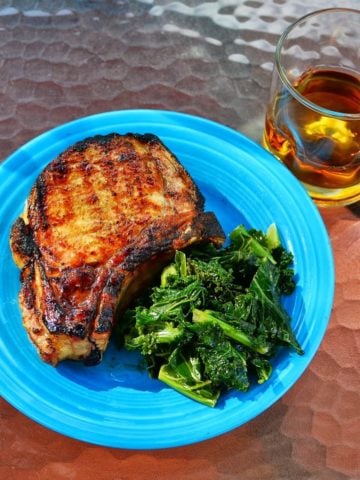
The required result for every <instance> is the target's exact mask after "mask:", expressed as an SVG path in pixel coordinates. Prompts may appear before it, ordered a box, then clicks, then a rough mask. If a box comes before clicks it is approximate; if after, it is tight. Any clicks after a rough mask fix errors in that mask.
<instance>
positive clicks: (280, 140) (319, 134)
mask: <svg viewBox="0 0 360 480" xmlns="http://www.w3.org/2000/svg"><path fill="white" fill-rule="evenodd" d="M263 145H264V146H265V148H267V149H268V150H270V151H271V152H272V153H273V154H274V155H275V156H277V157H278V158H279V159H280V160H281V161H282V162H283V163H284V164H285V165H286V166H287V167H288V168H289V169H290V171H291V172H292V173H293V174H294V175H295V176H296V177H297V178H298V179H299V180H300V181H301V182H302V183H303V185H304V186H305V188H306V189H307V191H308V192H309V194H310V195H311V197H312V198H313V199H314V201H315V202H316V203H317V204H318V205H320V206H332V205H349V204H351V203H355V202H357V201H358V200H360V10H353V9H346V8H330V9H325V10H320V11H317V12H313V13H310V14H308V15H306V16H304V17H302V18H301V19H299V20H297V21H296V22H295V23H293V24H292V25H290V26H289V27H288V28H287V29H286V30H285V31H284V33H283V34H282V36H281V37H280V39H279V42H278V44H277V48H276V53H275V65H274V71H273V79H272V85H271V101H270V103H269V106H268V109H267V112H266V120H265V129H264V135H263Z"/></svg>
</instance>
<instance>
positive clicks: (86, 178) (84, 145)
mask: <svg viewBox="0 0 360 480" xmlns="http://www.w3.org/2000/svg"><path fill="white" fill-rule="evenodd" d="M223 241H224V235H223V232H222V230H221V227H220V226H219V223H218V222H217V219H216V218H215V216H214V214H213V213H210V212H204V199H203V197H202V195H201V193H200V192H199V190H198V189H197V187H196V185H195V184H194V182H193V181H192V179H191V178H190V176H189V174H188V173H187V172H186V171H185V170H184V168H183V167H182V166H181V164H180V163H179V162H178V161H177V159H176V158H175V157H174V155H173V154H172V153H171V152H170V151H169V150H168V149H167V148H166V147H165V146H164V145H163V144H162V143H161V141H160V140H159V139H158V138H157V137H156V136H154V135H150V134H146V135H134V134H127V135H123V136H122V135H118V134H110V135H106V136H95V137H92V138H88V139H86V140H84V141H83V142H79V143H77V144H75V145H74V146H73V147H71V148H69V149H68V150H66V151H65V152H64V153H62V154H61V155H60V156H59V157H57V158H56V159H55V160H53V161H52V162H51V163H50V164H49V165H48V166H47V167H46V168H45V169H44V171H43V172H42V173H41V174H40V176H39V177H38V178H37V180H36V183H35V185H34V186H33V188H32V190H31V192H30V196H29V198H28V201H27V205H26V208H25V211H24V213H23V214H22V215H21V216H20V217H19V218H18V219H17V220H16V221H15V223H14V225H13V227H12V230H11V238H10V244H11V249H12V252H13V257H14V260H15V262H16V264H17V265H18V266H19V267H20V268H21V277H20V278H21V290H20V294H19V302H20V307H21V310H22V316H23V323H24V326H25V328H26V330H27V332H28V334H29V336H30V338H31V340H32V341H33V343H34V344H35V345H36V347H37V349H38V351H39V354H40V356H41V357H42V359H43V360H44V361H46V362H49V363H51V364H52V365H56V364H57V363H58V362H59V361H61V360H64V359H74V360H84V361H85V363H88V364H95V363H97V362H98V361H100V360H101V358H102V354H103V352H104V350H105V349H106V346H107V344H108V341H109V337H110V334H111V331H112V328H113V326H114V322H115V318H119V317H120V316H121V313H122V312H123V311H124V309H125V308H126V307H127V306H128V304H129V302H130V301H131V300H132V299H133V298H134V296H135V295H136V294H137V292H139V290H140V289H141V288H143V286H144V285H145V284H147V283H148V282H149V280H150V279H151V278H152V277H153V276H154V275H155V274H156V273H157V272H158V270H159V269H160V268H161V267H163V266H164V264H165V263H166V262H168V261H169V260H170V259H171V258H172V256H173V255H174V252H175V250H177V249H183V248H185V247H187V246H189V245H191V244H194V243H200V242H213V243H214V244H216V245H220V244H221V243H222V242H223Z"/></svg>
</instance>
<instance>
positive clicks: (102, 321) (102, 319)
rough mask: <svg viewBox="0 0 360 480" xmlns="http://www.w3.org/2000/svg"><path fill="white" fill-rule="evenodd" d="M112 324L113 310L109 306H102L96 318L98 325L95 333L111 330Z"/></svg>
mask: <svg viewBox="0 0 360 480" xmlns="http://www.w3.org/2000/svg"><path fill="white" fill-rule="evenodd" d="M113 324H114V310H113V308H111V307H104V308H103V309H102V310H101V312H100V315H99V318H98V325H97V327H96V329H95V332H96V333H105V332H110V331H111V330H112V326H113Z"/></svg>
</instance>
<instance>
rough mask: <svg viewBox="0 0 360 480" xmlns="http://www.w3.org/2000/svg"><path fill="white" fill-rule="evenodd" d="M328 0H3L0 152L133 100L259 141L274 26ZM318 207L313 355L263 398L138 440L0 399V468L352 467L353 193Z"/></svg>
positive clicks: (310, 470) (68, 474) (356, 374)
mask: <svg viewBox="0 0 360 480" xmlns="http://www.w3.org/2000/svg"><path fill="white" fill-rule="evenodd" d="M337 3H339V2H335V1H325V0H313V1H312V2H310V1H303V2H301V1H298V0H256V1H255V0H245V1H241V0H238V1H235V0H234V1H227V2H225V1H224V2H221V1H213V2H201V1H199V0H189V1H187V2H180V1H179V2H170V1H169V0H142V1H136V0H135V1H128V0H119V1H115V0H112V1H100V0H98V1H96V0H94V1H90V0H87V1H80V0H55V1H53V2H46V1H35V0H26V1H25V0H24V1H11V0H3V1H1V2H0V45H1V48H0V159H1V160H4V159H5V158H6V157H7V156H8V155H9V154H10V153H11V152H12V151H14V150H15V149H17V148H18V147H19V146H20V145H22V144H23V143H25V142H26V141H28V140H29V139H31V138H32V137H34V136H36V135H38V134H39V133H41V132H43V131H45V130H47V129H49V128H51V127H53V126H55V125H58V124H60V123H63V122H67V121H69V120H72V119H75V118H77V117H80V116H85V115H88V114H92V113H97V112H102V111H108V110H119V109H129V108H156V109H158V108H161V109H167V110H175V111H180V112H187V113H191V114H195V115H200V116H203V117H208V118H210V119H213V120H215V121H217V122H220V123H223V124H226V125H229V126H231V127H233V128H234V129H236V130H239V131H241V132H243V133H245V134H246V135H248V136H250V137H252V138H253V139H254V140H256V141H260V137H261V132H262V128H263V121H264V109H265V104H266V102H267V99H268V95H269V85H270V80H271V68H272V60H273V54H274V45H275V43H276V40H277V38H278V37H279V34H280V33H281V32H282V31H283V29H284V27H285V26H286V25H288V24H289V22H290V21H292V20H294V19H295V18H297V17H299V16H301V15H302V14H305V13H307V12H309V11H311V10H314V9H317V8H324V7H328V6H337ZM341 6H348V7H355V8H356V7H359V2H358V1H357V0H353V1H344V2H341ZM321 214H322V217H323V219H324V221H325V224H326V226H327V229H328V232H329V235H330V239H331V243H332V247H333V252H334V257H335V267H336V293H335V302H334V308H333V312H332V315H331V319H330V322H329V327H328V329H327V332H326V335H325V337H324V340H323V342H322V344H321V347H320V349H319V351H318V353H317V355H316V356H315V358H314V360H313V361H312V363H311V365H310V367H309V368H308V369H307V371H306V372H305V374H304V375H303V376H302V377H301V378H300V380H299V381H298V382H297V383H296V384H295V386H294V387H293V388H292V389H291V390H290V391H289V392H288V393H287V394H286V395H285V396H284V397H283V398H282V399H281V400H279V401H278V402H277V403H276V404H275V405H273V406H272V407H271V408H270V409H269V410H267V411H266V412H265V413H263V414H262V415H260V416H259V417H257V418H255V419H254V420H252V421H251V422H249V423H247V424H245V425H244V426H242V427H239V428H237V429H235V430H233V431H232V432H230V433H227V434H224V435H222V436H220V437H217V438H214V439H211V440H207V441H204V442H202V443H198V444H195V445H192V446H185V447H179V448H175V449H167V450H153V451H152V450H149V451H141V450H139V451H134V450H122V449H112V448H104V447H98V446H94V445H91V444H87V443H83V442H81V441H77V440H74V439H72V438H68V437H65V436H62V435H61V434H58V433H55V432H53V431H51V430H48V429H46V428H44V427H42V426H40V425H38V424H37V423H35V422H33V421H32V420H30V419H28V418H27V417H25V416H24V415H22V414H21V413H19V412H18V411H17V410H15V409H14V408H13V407H12V406H11V405H9V404H8V403H7V402H6V401H5V400H3V399H1V400H0V418H1V423H0V429H1V433H0V446H1V449H0V479H1V480H47V479H52V480H62V479H64V480H65V479H74V480H77V479H85V478H86V479H88V478H93V479H94V480H95V479H96V480H102V479H114V480H119V479H121V480H127V479H135V480H142V479H144V480H145V479H146V480H150V479H169V478H171V479H173V480H180V479H189V480H197V479H198V480H203V479H207V480H213V479H214V480H215V479H217V480H219V479H223V480H227V479H229V480H230V479H241V480H255V479H256V480H310V479H311V480H350V479H351V480H355V479H359V478H360V453H359V452H360V407H359V405H360V398H359V397H360V356H359V350H360V335H359V328H360V268H359V267H360V253H359V252H360V222H359V216H360V206H359V205H354V206H353V207H351V208H333V209H327V210H321ZM0 354H1V352H0ZM0 393H1V392H0Z"/></svg>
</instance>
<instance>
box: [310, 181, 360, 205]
mask: <svg viewBox="0 0 360 480" xmlns="http://www.w3.org/2000/svg"><path fill="white" fill-rule="evenodd" d="M301 183H302V185H303V186H304V187H305V189H306V190H307V192H308V193H309V195H310V196H311V198H312V199H313V200H314V202H315V203H316V205H318V206H319V207H341V206H346V205H352V204H354V203H356V202H359V201H360V184H357V185H353V186H351V187H346V188H319V187H316V186H314V185H309V184H307V183H304V182H301Z"/></svg>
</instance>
